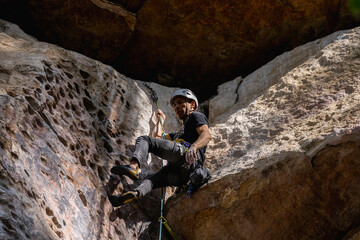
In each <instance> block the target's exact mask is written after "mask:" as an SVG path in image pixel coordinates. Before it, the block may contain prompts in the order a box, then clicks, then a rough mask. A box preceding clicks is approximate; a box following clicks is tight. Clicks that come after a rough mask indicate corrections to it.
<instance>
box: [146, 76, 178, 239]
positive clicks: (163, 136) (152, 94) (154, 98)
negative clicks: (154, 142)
mask: <svg viewBox="0 0 360 240" xmlns="http://www.w3.org/2000/svg"><path fill="white" fill-rule="evenodd" d="M144 86H145V87H147V88H148V89H149V90H150V97H151V99H152V101H153V102H154V103H155V105H156V109H159V105H158V100H159V98H158V96H157V94H156V92H155V91H154V89H152V88H151V87H150V86H149V85H148V84H147V83H144ZM159 120H160V126H161V139H166V134H165V131H164V128H163V122H162V120H161V117H160V116H159ZM163 166H164V160H163V159H162V158H161V167H163ZM163 215H164V188H163V187H162V188H161V203H160V217H159V222H160V231H159V240H161V235H162V225H163V224H164V226H165V228H166V229H167V230H168V232H169V233H170V235H171V236H172V237H173V239H174V240H177V237H176V235H175V233H174V232H173V231H172V230H171V228H170V226H169V225H168V223H167V220H166V219H165V217H164V216H163Z"/></svg>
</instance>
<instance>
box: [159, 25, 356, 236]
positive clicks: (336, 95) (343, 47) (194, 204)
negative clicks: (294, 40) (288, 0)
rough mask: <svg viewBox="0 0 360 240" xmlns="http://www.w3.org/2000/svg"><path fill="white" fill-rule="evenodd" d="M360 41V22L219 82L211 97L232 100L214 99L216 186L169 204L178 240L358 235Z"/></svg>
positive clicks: (211, 152) (211, 151)
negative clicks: (216, 92) (239, 76)
mask: <svg viewBox="0 0 360 240" xmlns="http://www.w3.org/2000/svg"><path fill="white" fill-rule="evenodd" d="M359 42H360V28H355V29H352V30H347V31H340V32H336V33H334V34H332V35H330V36H328V37H325V38H323V39H319V40H317V41H315V42H310V43H308V44H306V45H304V46H300V47H298V48H296V49H294V50H293V51H290V52H287V53H284V54H283V55H281V56H279V57H277V58H276V59H274V60H273V61H271V62H269V63H268V64H266V65H265V66H263V67H261V68H260V69H258V70H257V71H255V72H254V73H252V74H250V75H249V76H247V77H246V78H245V79H243V80H242V81H241V83H240V86H237V83H235V82H233V83H228V84H227V85H232V86H234V88H232V89H231V88H229V90H228V91H227V93H226V92H224V89H227V88H226V86H225V87H223V86H221V87H220V88H219V89H220V90H219V91H220V92H221V95H219V96H217V97H216V98H214V99H213V101H216V102H217V103H219V102H220V103H222V102H224V100H222V99H224V98H226V99H228V98H229V97H228V96H232V99H233V102H234V104H233V105H232V106H229V105H230V104H225V106H224V109H223V111H221V110H219V109H220V108H219V106H221V104H218V105H216V107H214V108H212V102H211V101H210V113H211V114H210V116H213V117H212V123H211V124H212V127H211V131H212V134H213V141H212V142H211V143H210V144H209V147H208V150H207V156H208V160H207V167H208V168H209V169H211V172H212V175H213V179H212V182H211V183H210V184H209V185H208V186H205V187H203V188H202V189H200V190H199V191H198V192H196V193H195V194H193V196H192V199H187V198H186V197H184V196H183V197H180V198H172V199H171V200H169V201H168V202H167V216H166V217H167V219H168V221H169V224H170V225H171V226H172V227H173V230H174V231H175V232H176V233H178V235H179V237H182V238H183V239H342V238H343V237H344V236H345V235H347V236H349V238H350V237H353V239H356V236H357V235H358V227H359V224H360V222H359V219H360V218H359V217H360V211H359V206H360V201H359V199H360V198H359V197H360V195H359V191H358V190H359V189H360V178H359V176H360V175H359V173H360V172H359V169H360V168H359V166H360V122H359V119H360V104H359V103H360V78H359V75H360V52H359ZM234 81H235V80H234ZM236 81H238V80H236ZM235 91H236V93H237V94H234V92H235ZM228 102H231V99H230V100H229V99H228ZM212 109H214V110H216V111H217V112H216V113H214V112H212V111H213V110H212Z"/></svg>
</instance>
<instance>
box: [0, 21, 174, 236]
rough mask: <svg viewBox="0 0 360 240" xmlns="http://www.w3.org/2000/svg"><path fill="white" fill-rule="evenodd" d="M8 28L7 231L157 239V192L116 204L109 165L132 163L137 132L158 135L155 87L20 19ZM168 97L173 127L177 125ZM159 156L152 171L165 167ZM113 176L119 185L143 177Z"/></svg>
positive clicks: (3, 91)
mask: <svg viewBox="0 0 360 240" xmlns="http://www.w3.org/2000/svg"><path fill="white" fill-rule="evenodd" d="M0 26H1V32H0V210H1V211H0V212H1V213H0V239H4V240H5V239H7V240H10V239H37V240H40V239H59V238H61V239H94V240H95V239H152V238H156V234H157V233H156V231H155V230H156V228H157V226H158V223H157V218H158V213H159V212H160V210H158V208H159V194H158V193H156V192H155V193H154V194H150V195H149V197H147V198H145V199H142V200H141V201H142V202H141V201H136V202H134V203H133V204H130V205H128V206H126V207H124V208H122V209H121V211H117V212H112V207H111V205H110V203H109V202H108V201H107V197H106V191H105V187H106V188H107V189H108V191H111V190H113V186H112V185H111V184H112V183H113V182H108V180H109V169H110V168H111V167H112V166H113V165H115V164H118V163H127V160H126V157H125V156H126V155H129V154H130V153H131V149H132V147H133V145H134V142H135V138H136V137H137V136H140V135H148V134H149V133H150V125H151V124H149V123H150V122H151V119H152V112H153V110H155V106H154V104H152V102H151V100H150V98H149V92H148V89H147V88H146V87H145V86H144V85H143V84H142V83H141V82H136V81H133V80H130V79H127V78H126V77H124V76H123V75H121V74H119V73H118V72H116V71H115V70H114V69H113V68H111V67H109V66H106V65H104V64H102V63H100V62H97V61H95V60H92V59H89V58H87V57H85V56H83V55H80V54H77V53H75V52H70V51H68V50H65V49H62V48H59V47H56V46H53V45H50V44H47V43H43V42H38V41H35V40H34V39H33V38H31V37H29V36H26V35H25V34H24V33H23V32H20V31H19V29H18V28H17V27H16V26H14V25H12V24H9V23H7V22H4V21H1V22H0ZM10 35H11V36H10ZM149 85H150V86H151V87H152V88H153V89H154V90H155V91H158V92H168V94H169V93H170V92H172V91H171V90H170V89H167V88H165V87H161V86H159V85H157V84H151V83H149ZM162 96H164V98H160V101H159V105H160V107H161V108H162V109H163V110H164V111H165V112H166V113H167V114H168V118H167V120H168V121H167V125H165V128H177V127H178V126H179V125H178V123H177V121H176V119H174V118H172V116H171V114H169V113H170V111H171V109H170V108H169V107H168V106H167V102H166V101H165V100H163V99H167V98H168V97H169V96H168V95H165V94H163V95H162ZM165 97H166V98H165ZM151 161H152V159H151V158H149V162H148V163H144V164H143V169H144V170H145V174H146V173H147V172H148V171H153V170H155V169H156V168H158V166H159V162H158V161H155V163H154V164H152V162H151ZM150 164H151V165H150ZM115 180H117V181H119V180H121V183H120V184H119V188H118V190H116V192H119V191H121V190H122V189H127V188H129V187H130V186H132V185H134V184H136V183H134V182H133V181H132V180H130V179H129V178H127V177H124V178H121V179H115ZM115 182H116V181H115ZM139 202H140V203H141V204H139ZM155 211H156V215H155ZM116 214H117V215H118V216H119V218H118V219H117V220H116V221H114V220H115V217H116ZM111 221H114V222H111ZM152 221H153V222H154V223H155V225H153V224H152ZM153 234H155V237H154V236H153Z"/></svg>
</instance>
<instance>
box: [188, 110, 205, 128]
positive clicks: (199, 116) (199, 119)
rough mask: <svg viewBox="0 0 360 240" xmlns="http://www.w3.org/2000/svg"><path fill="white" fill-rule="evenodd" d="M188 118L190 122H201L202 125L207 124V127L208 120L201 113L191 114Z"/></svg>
mask: <svg viewBox="0 0 360 240" xmlns="http://www.w3.org/2000/svg"><path fill="white" fill-rule="evenodd" d="M190 118H191V119H192V120H191V121H195V122H201V123H203V124H207V125H209V120H208V119H207V117H206V116H205V114H203V113H201V112H193V113H192V114H191V115H190Z"/></svg>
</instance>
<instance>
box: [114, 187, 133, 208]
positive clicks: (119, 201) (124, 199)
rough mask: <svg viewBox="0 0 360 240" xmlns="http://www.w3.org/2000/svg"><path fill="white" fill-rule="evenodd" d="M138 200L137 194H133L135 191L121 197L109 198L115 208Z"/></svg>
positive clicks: (120, 195)
mask: <svg viewBox="0 0 360 240" xmlns="http://www.w3.org/2000/svg"><path fill="white" fill-rule="evenodd" d="M137 198H138V194H137V192H133V191H129V192H126V193H123V194H119V195H113V196H109V200H110V203H111V205H113V207H118V206H121V205H123V204H125V203H128V202H131V201H132V200H134V199H137Z"/></svg>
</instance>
